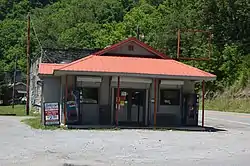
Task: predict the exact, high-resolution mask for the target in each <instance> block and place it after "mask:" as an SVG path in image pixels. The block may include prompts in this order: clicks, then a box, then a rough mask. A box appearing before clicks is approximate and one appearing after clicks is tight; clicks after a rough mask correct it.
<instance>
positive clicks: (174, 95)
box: [160, 89, 180, 105]
mask: <svg viewBox="0 0 250 166" xmlns="http://www.w3.org/2000/svg"><path fill="white" fill-rule="evenodd" d="M160 104H161V105H180V91H179V90H167V89H161V90H160Z"/></svg>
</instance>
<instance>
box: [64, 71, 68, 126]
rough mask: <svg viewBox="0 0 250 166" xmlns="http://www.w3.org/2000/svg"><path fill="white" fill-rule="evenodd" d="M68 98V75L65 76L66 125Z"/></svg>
mask: <svg viewBox="0 0 250 166" xmlns="http://www.w3.org/2000/svg"><path fill="white" fill-rule="evenodd" d="M67 98H68V76H67V75H66V78H65V94H64V124H65V125H66V120H67V118H66V116H67V114H66V111H67Z"/></svg>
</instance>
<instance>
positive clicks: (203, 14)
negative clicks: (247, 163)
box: [0, 0, 250, 91]
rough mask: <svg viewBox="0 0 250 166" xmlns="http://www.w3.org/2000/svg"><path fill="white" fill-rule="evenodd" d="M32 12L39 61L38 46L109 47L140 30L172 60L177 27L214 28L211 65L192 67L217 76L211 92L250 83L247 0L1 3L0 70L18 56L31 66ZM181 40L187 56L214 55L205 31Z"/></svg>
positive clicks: (10, 67) (249, 9) (249, 6)
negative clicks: (28, 43) (28, 37)
mask: <svg viewBox="0 0 250 166" xmlns="http://www.w3.org/2000/svg"><path fill="white" fill-rule="evenodd" d="M29 11H30V12H31V30H32V31H31V33H32V34H31V40H32V41H31V45H32V56H33V57H34V56H37V55H39V54H40V47H50V48H103V47H106V46H107V45H110V44H113V43H115V42H117V41H120V40H122V39H124V38H127V37H130V36H136V32H137V26H138V27H139V28H140V34H141V36H142V35H143V36H144V37H143V38H141V40H143V41H144V42H146V43H148V44H149V45H151V46H153V47H155V48H157V49H159V50H163V51H164V53H166V54H167V55H169V56H171V57H173V58H174V57H176V50H177V29H180V28H181V29H201V30H210V31H211V32H212V33H213V38H212V54H211V60H210V61H206V62H186V63H189V64H191V65H193V66H196V67H199V68H201V69H204V70H206V71H209V72H211V73H214V74H216V75H217V76H218V79H217V81H215V82H211V83H209V84H208V88H207V90H209V91H223V90H228V89H229V88H230V89H234V90H240V89H243V88H244V87H246V86H247V84H248V83H249V78H250V1H249V0H230V1H225V0H209V1H208V0H196V1H194V0H46V1H44V0H30V1H28V0H16V1H9V0H0V57H1V60H0V73H4V72H11V71H12V70H13V66H14V59H15V56H16V55H17V56H18V67H19V68H20V69H21V70H23V71H25V69H26V67H25V66H26V58H25V52H26V24H27V23H26V20H27V13H28V12H29ZM35 32H36V34H37V38H36V36H35ZM181 38H182V40H181V41H182V42H181V47H182V50H181V54H182V55H183V56H186V57H207V56H208V36H207V35H206V34H203V33H197V34H193V33H188V34H187V33H185V34H182V36H181ZM37 39H38V40H39V42H40V43H41V45H40V44H39V42H38V40H37ZM165 50H166V51H165ZM3 78H4V77H3V75H2V74H1V77H0V79H1V80H0V82H1V81H3Z"/></svg>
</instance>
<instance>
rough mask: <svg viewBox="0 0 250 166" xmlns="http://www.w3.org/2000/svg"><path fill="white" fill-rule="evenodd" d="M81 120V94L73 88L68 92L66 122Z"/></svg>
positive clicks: (76, 122)
mask: <svg viewBox="0 0 250 166" xmlns="http://www.w3.org/2000/svg"><path fill="white" fill-rule="evenodd" d="M79 122H80V95H79V91H77V90H72V91H70V93H68V97H67V101H66V123H67V124H79Z"/></svg>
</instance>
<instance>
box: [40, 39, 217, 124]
mask: <svg viewBox="0 0 250 166" xmlns="http://www.w3.org/2000/svg"><path fill="white" fill-rule="evenodd" d="M38 77H39V79H40V80H42V82H43V84H42V87H41V103H47V102H57V103H60V110H61V116H60V122H61V123H63V124H68V125H70V124H72V125H122V126H127V125H129V126H150V125H156V126H181V125H198V103H199V102H198V98H197V94H195V91H194V88H195V83H196V82H202V81H211V80H215V79H216V76H215V75H213V74H210V73H207V72H205V71H202V70H199V69H197V68H194V67H191V66H188V65H185V64H183V63H180V62H177V61H175V60H173V59H171V58H169V57H168V56H166V55H164V54H162V53H160V52H158V51H157V50H155V49H153V48H152V47H150V46H148V45H146V44H145V43H143V42H141V41H139V40H137V39H136V38H129V39H127V40H124V41H121V42H120V43H117V44H115V45H112V46H109V47H107V48H105V49H103V50H100V51H98V52H95V53H93V54H91V55H89V56H87V57H84V58H81V59H78V60H75V61H73V62H70V63H63V64H58V63H39V69H38ZM72 105H74V109H72V108H73V107H71V106H72ZM41 110H42V111H43V109H41Z"/></svg>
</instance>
